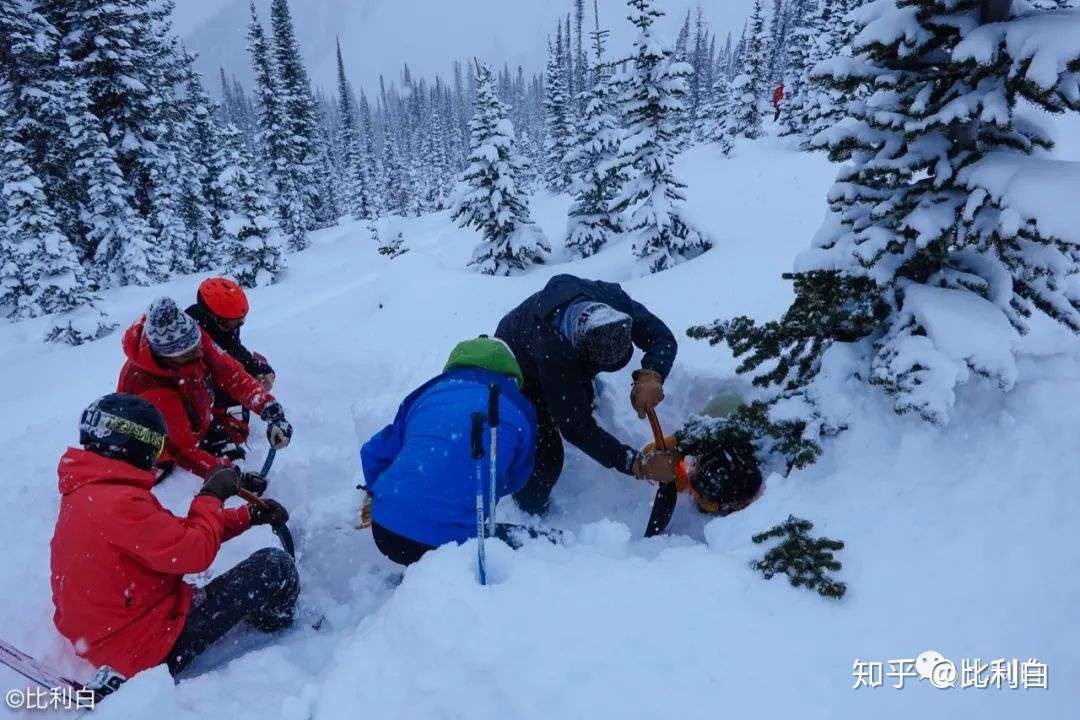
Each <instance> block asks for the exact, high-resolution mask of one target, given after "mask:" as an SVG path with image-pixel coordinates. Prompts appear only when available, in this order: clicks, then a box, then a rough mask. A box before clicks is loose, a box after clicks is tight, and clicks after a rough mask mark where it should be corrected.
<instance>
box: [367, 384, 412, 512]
mask: <svg viewBox="0 0 1080 720" xmlns="http://www.w3.org/2000/svg"><path fill="white" fill-rule="evenodd" d="M404 439H405V403H402V404H401V407H399V408H398V411H397V415H396V416H395V417H394V422H392V423H390V424H389V425H387V426H386V427H384V428H383V429H382V430H380V431H379V432H377V433H375V434H374V435H372V436H371V439H370V440H368V441H367V442H366V443H364V445H363V447H361V448H360V467H361V468H362V469H363V471H364V485H365V487H367V489H368V491H369V492H370V491H371V490H372V489H373V488H374V486H375V483H376V482H378V480H379V476H380V475H382V474H383V473H384V472H385V471H386V469H387V468H388V467H390V465H392V464H393V462H394V460H395V459H396V458H397V456H398V453H399V452H401V446H402V443H403V442H404Z"/></svg>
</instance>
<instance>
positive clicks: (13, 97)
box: [0, 0, 78, 239]
mask: <svg viewBox="0 0 1080 720" xmlns="http://www.w3.org/2000/svg"><path fill="white" fill-rule="evenodd" d="M58 44H59V38H58V35H57V31H56V29H55V28H54V27H53V26H52V25H51V24H50V23H49V22H48V21H47V20H46V19H45V17H44V16H42V15H41V14H40V13H39V12H37V11H36V9H35V6H34V5H32V4H29V3H25V2H21V1H20V0H0V83H5V82H6V84H7V88H8V90H7V96H8V101H7V102H8V108H7V111H8V114H9V127H10V130H9V133H10V137H13V138H14V139H15V140H16V141H17V142H18V143H19V144H20V145H21V146H22V147H23V149H24V151H25V153H26V160H27V162H28V163H29V165H30V169H31V171H32V172H33V173H34V175H35V176H37V178H38V179H39V180H40V181H41V183H42V189H43V191H44V193H45V198H46V201H47V202H48V203H49V205H50V207H51V208H52V209H53V211H54V213H55V215H56V222H57V225H58V226H59V228H60V231H61V232H62V233H63V234H65V235H68V236H71V237H74V236H75V234H77V233H78V224H77V220H78V203H77V202H75V201H72V200H71V198H73V197H75V196H76V195H77V191H78V189H77V187H73V186H72V184H71V178H70V173H69V172H68V168H69V167H70V158H69V157H68V156H67V155H66V153H65V149H66V145H65V143H64V142H63V138H64V137H65V136H66V127H65V122H64V114H63V107H62V96H63V91H62V86H61V84H60V78H59V68H58V66H57V58H56V50H57V47H58ZM76 239H77V238H76Z"/></svg>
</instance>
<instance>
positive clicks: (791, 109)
mask: <svg viewBox="0 0 1080 720" xmlns="http://www.w3.org/2000/svg"><path fill="white" fill-rule="evenodd" d="M807 4H808V3H807V2H806V1H805V0H804V1H802V2H797V4H796V7H795V9H794V10H792V19H791V23H792V27H791V30H790V32H789V33H788V44H787V49H786V55H787V59H786V62H785V63H784V67H785V75H784V102H783V103H782V104H781V105H780V118H779V121H778V122H779V126H780V134H781V135H800V136H802V135H806V133H807V131H808V128H809V122H808V118H807V107H806V103H807V101H808V91H809V86H810V71H811V70H812V69H813V66H812V60H811V49H812V48H813V47H814V42H815V33H816V28H817V27H818V19H819V18H820V15H819V13H820V12H821V6H817V7H816V8H815V9H814V10H813V12H806V5H807Z"/></svg>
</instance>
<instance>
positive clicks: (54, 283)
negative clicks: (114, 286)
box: [0, 115, 116, 345]
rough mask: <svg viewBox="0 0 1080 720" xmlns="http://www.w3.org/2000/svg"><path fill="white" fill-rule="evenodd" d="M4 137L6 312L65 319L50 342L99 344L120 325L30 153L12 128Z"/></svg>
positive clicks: (1, 251) (1, 263)
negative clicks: (60, 221)
mask: <svg viewBox="0 0 1080 720" xmlns="http://www.w3.org/2000/svg"><path fill="white" fill-rule="evenodd" d="M0 118H2V115H0ZM0 125H2V123H0ZM3 132H4V134H5V135H6V136H7V139H6V140H5V141H4V142H3V146H2V149H0V204H2V205H3V211H2V214H3V217H4V224H3V227H2V228H0V246H2V247H0V310H2V311H3V312H4V314H6V315H7V316H8V317H10V318H14V319H16V320H18V319H23V318H31V317H38V316H41V315H59V316H60V317H58V318H57V319H56V321H55V322H54V323H53V325H52V326H51V327H50V329H49V330H48V331H47V332H46V335H45V340H46V341H49V342H63V343H67V344H69V345H81V344H82V343H84V342H89V341H91V340H97V339H98V338H100V337H102V336H104V335H106V334H108V333H109V332H110V331H111V330H112V329H113V328H115V327H116V325H115V324H114V323H110V322H109V320H108V316H107V315H106V314H105V313H104V312H103V311H102V310H101V308H100V307H99V305H98V303H99V299H98V298H97V296H96V295H94V293H93V292H92V290H91V287H90V282H89V279H88V278H87V275H86V271H85V270H84V269H83V267H82V265H81V264H80V262H79V258H78V253H77V252H76V250H75V248H74V247H73V246H72V244H71V243H70V242H69V241H68V239H67V237H66V236H65V235H64V234H63V233H62V232H61V231H60V229H59V227H58V226H57V223H56V216H55V214H54V213H53V211H52V208H50V207H49V205H48V202H47V201H46V198H45V193H44V190H43V188H42V183H41V180H40V179H39V178H38V177H37V175H35V174H34V172H33V170H32V169H31V168H30V164H29V153H28V152H27V151H26V149H25V148H24V147H23V146H22V145H21V144H20V143H19V142H18V141H17V140H16V139H15V138H14V136H13V134H12V133H11V132H10V127H4V129H3Z"/></svg>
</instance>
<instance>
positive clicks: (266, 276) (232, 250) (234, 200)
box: [215, 125, 285, 288]
mask: <svg viewBox="0 0 1080 720" xmlns="http://www.w3.org/2000/svg"><path fill="white" fill-rule="evenodd" d="M222 143H223V147H224V155H225V167H224V169H223V170H222V172H221V174H220V175H219V176H218V178H217V179H216V181H215V185H216V186H217V191H218V192H220V193H221V194H222V195H223V196H224V197H226V198H228V206H229V207H230V208H231V209H232V211H231V213H230V215H229V217H228V218H226V220H225V222H224V223H223V230H224V231H225V243H224V246H225V248H226V250H227V252H226V253H225V258H224V259H225V266H226V268H227V270H228V272H229V274H230V275H232V276H233V277H234V278H236V282H238V283H240V284H241V285H243V286H244V287H249V288H251V287H259V286H262V285H270V284H272V283H274V282H276V281H277V279H278V278H279V277H280V276H281V273H282V271H283V270H284V269H285V258H284V256H283V250H282V242H281V238H280V236H279V234H278V231H277V227H276V226H275V224H274V221H273V218H272V215H273V211H272V210H271V208H270V205H269V203H268V202H267V200H266V198H265V197H264V196H263V194H262V191H261V188H260V187H259V183H258V180H257V179H256V177H255V174H254V172H253V171H252V168H251V159H250V157H249V156H248V154H247V148H246V146H245V145H244V140H243V134H242V133H241V132H240V131H239V130H238V129H237V128H236V127H235V126H233V125H226V126H225V128H224V129H223V130H222Z"/></svg>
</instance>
